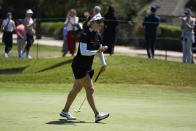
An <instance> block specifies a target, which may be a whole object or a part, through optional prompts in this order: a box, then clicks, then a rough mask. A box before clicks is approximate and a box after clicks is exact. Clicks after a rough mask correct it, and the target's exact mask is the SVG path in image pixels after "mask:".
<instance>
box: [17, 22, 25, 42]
mask: <svg viewBox="0 0 196 131" xmlns="http://www.w3.org/2000/svg"><path fill="white" fill-rule="evenodd" d="M24 30H25V27H24V25H23V24H20V25H18V26H17V27H16V33H17V37H18V39H23V38H24Z"/></svg>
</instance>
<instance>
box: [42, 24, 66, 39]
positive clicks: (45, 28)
mask: <svg viewBox="0 0 196 131" xmlns="http://www.w3.org/2000/svg"><path fill="white" fill-rule="evenodd" d="M63 27H64V23H63V22H42V23H41V34H42V35H46V36H47V35H49V36H53V37H54V38H56V39H62V30H63Z"/></svg>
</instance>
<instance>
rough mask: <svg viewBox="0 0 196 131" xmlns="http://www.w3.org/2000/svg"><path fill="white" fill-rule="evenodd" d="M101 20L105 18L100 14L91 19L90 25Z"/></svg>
mask: <svg viewBox="0 0 196 131" xmlns="http://www.w3.org/2000/svg"><path fill="white" fill-rule="evenodd" d="M101 19H103V17H102V16H101V14H100V13H97V14H96V15H95V16H93V18H91V19H90V20H89V22H88V25H90V23H91V22H92V21H97V20H101Z"/></svg>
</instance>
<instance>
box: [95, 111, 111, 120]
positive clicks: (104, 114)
mask: <svg viewBox="0 0 196 131" xmlns="http://www.w3.org/2000/svg"><path fill="white" fill-rule="evenodd" d="M107 117H109V113H102V112H99V113H98V114H97V115H96V116H95V122H99V121H101V120H103V119H105V118H107Z"/></svg>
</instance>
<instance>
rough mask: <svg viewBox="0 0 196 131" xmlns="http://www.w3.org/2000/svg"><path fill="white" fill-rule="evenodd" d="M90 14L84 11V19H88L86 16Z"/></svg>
mask: <svg viewBox="0 0 196 131" xmlns="http://www.w3.org/2000/svg"><path fill="white" fill-rule="evenodd" d="M89 16H90V13H89V12H88V11H85V12H84V17H85V18H86V20H87V19H88V17H89Z"/></svg>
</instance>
